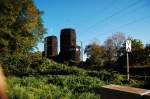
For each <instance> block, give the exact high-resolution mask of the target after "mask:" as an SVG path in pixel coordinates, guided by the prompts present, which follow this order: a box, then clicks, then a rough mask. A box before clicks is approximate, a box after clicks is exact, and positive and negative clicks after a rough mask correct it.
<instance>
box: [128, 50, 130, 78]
mask: <svg viewBox="0 0 150 99" xmlns="http://www.w3.org/2000/svg"><path fill="white" fill-rule="evenodd" d="M129 78H130V77H129V55H128V52H127V80H128V81H129Z"/></svg>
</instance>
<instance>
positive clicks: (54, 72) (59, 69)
mask: <svg viewBox="0 0 150 99" xmlns="http://www.w3.org/2000/svg"><path fill="white" fill-rule="evenodd" d="M30 69H31V68H30ZM33 70H34V71H33ZM31 71H32V72H31ZM9 73H11V72H9ZM19 73H21V72H19ZM28 73H29V75H28V76H24V75H23V74H24V73H23V74H20V75H21V76H20V75H19V76H8V78H7V81H8V95H9V98H10V99H14V98H15V99H27V98H28V99H39V98H44V99H50V98H51V99H57V98H64V99H72V98H74V99H77V98H80V99H85V98H87V99H91V98H94V99H99V98H100V87H101V86H102V85H106V84H119V85H127V86H134V87H140V86H141V85H142V84H143V82H140V81H137V80H132V79H131V81H130V82H127V81H126V77H125V76H123V75H121V74H119V73H118V72H113V71H111V70H110V71H106V70H100V71H88V70H84V69H80V68H77V67H75V66H72V67H69V66H66V65H63V64H58V63H56V62H54V61H51V60H49V59H45V60H43V62H42V63H40V65H39V66H37V67H36V68H35V69H33V68H32V69H31V70H29V72H28ZM17 75H18V74H17Z"/></svg>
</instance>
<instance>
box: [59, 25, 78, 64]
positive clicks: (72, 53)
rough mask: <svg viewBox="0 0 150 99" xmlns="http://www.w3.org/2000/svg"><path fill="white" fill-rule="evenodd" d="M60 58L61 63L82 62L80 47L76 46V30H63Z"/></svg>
mask: <svg viewBox="0 0 150 99" xmlns="http://www.w3.org/2000/svg"><path fill="white" fill-rule="evenodd" d="M59 57H60V60H61V61H73V62H80V47H77V45H76V32H75V30H74V29H71V28H66V29H62V30H61V34H60V54H59Z"/></svg>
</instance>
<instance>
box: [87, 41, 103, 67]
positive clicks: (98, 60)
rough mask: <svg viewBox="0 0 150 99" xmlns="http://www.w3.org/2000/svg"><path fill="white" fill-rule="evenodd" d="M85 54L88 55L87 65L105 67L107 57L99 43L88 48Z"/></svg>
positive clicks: (94, 43)
mask: <svg viewBox="0 0 150 99" xmlns="http://www.w3.org/2000/svg"><path fill="white" fill-rule="evenodd" d="M85 53H86V54H87V57H88V59H87V63H89V64H91V65H103V64H104V57H105V49H104V48H103V47H102V46H100V45H99V44H98V43H96V42H93V43H91V44H89V45H87V46H86V48H85Z"/></svg>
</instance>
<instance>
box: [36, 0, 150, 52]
mask: <svg viewBox="0 0 150 99" xmlns="http://www.w3.org/2000/svg"><path fill="white" fill-rule="evenodd" d="M34 1H35V4H36V6H37V7H38V9H40V10H41V11H44V15H43V16H42V19H43V24H44V26H45V28H47V33H48V34H46V35H45V36H50V35H56V36H57V37H58V40H59V35H60V30H61V29H63V28H74V29H75V30H76V34H77V41H78V43H79V41H82V42H83V45H84V47H85V46H86V45H87V44H89V43H91V42H92V41H98V42H100V44H103V42H104V41H105V40H106V39H107V37H109V36H111V35H112V34H113V33H115V32H123V33H124V34H125V35H126V36H132V37H134V38H136V39H140V40H142V41H143V42H144V43H145V44H146V43H150V0H34ZM43 46H44V45H43V44H42V43H39V44H38V48H39V50H40V51H42V50H43V49H44V48H43Z"/></svg>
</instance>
